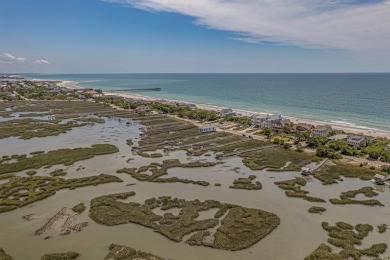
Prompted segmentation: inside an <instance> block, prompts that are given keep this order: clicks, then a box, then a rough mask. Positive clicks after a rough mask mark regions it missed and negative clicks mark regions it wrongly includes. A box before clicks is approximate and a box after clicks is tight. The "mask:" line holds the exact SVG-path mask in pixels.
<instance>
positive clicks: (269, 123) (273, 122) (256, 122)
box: [251, 114, 291, 129]
mask: <svg viewBox="0 0 390 260" xmlns="http://www.w3.org/2000/svg"><path fill="white" fill-rule="evenodd" d="M251 120H252V127H253V128H256V127H258V128H261V129H265V128H271V127H275V126H278V125H280V124H281V122H282V120H283V117H282V115H269V114H259V115H254V116H252V119H251ZM286 122H287V121H286ZM288 123H291V122H290V120H288Z"/></svg>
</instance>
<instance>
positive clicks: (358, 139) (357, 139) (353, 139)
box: [347, 135, 369, 146]
mask: <svg viewBox="0 0 390 260" xmlns="http://www.w3.org/2000/svg"><path fill="white" fill-rule="evenodd" d="M362 142H367V143H368V142H369V140H368V139H367V137H365V136H360V135H354V136H350V137H349V138H348V139H347V144H349V145H352V146H359V145H360V144H361V143H362Z"/></svg>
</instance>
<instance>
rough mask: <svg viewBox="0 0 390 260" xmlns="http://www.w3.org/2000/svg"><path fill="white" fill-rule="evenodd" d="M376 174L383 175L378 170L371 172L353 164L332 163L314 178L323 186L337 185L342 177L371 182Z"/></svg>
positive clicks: (322, 168)
mask: <svg viewBox="0 0 390 260" xmlns="http://www.w3.org/2000/svg"><path fill="white" fill-rule="evenodd" d="M375 174H383V173H382V172H381V171H378V170H371V169H369V168H365V167H359V166H356V165H353V164H348V163H343V162H340V161H332V163H331V164H330V163H327V164H325V165H324V166H322V167H321V168H320V169H319V170H317V171H316V172H315V174H314V178H316V179H318V180H320V181H321V182H322V184H323V185H329V184H335V183H338V181H340V180H342V179H341V176H343V177H347V178H360V179H361V180H371V179H373V178H374V175H375Z"/></svg>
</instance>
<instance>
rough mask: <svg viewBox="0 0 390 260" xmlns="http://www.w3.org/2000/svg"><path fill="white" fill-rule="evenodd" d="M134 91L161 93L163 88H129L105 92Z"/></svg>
mask: <svg viewBox="0 0 390 260" xmlns="http://www.w3.org/2000/svg"><path fill="white" fill-rule="evenodd" d="M132 91H161V88H128V89H114V90H105V92H132Z"/></svg>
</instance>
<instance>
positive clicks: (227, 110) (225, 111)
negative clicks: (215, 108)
mask: <svg viewBox="0 0 390 260" xmlns="http://www.w3.org/2000/svg"><path fill="white" fill-rule="evenodd" d="M219 114H220V116H221V117H225V116H235V115H236V113H234V112H233V109H231V108H223V109H222V110H221V111H219Z"/></svg>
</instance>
